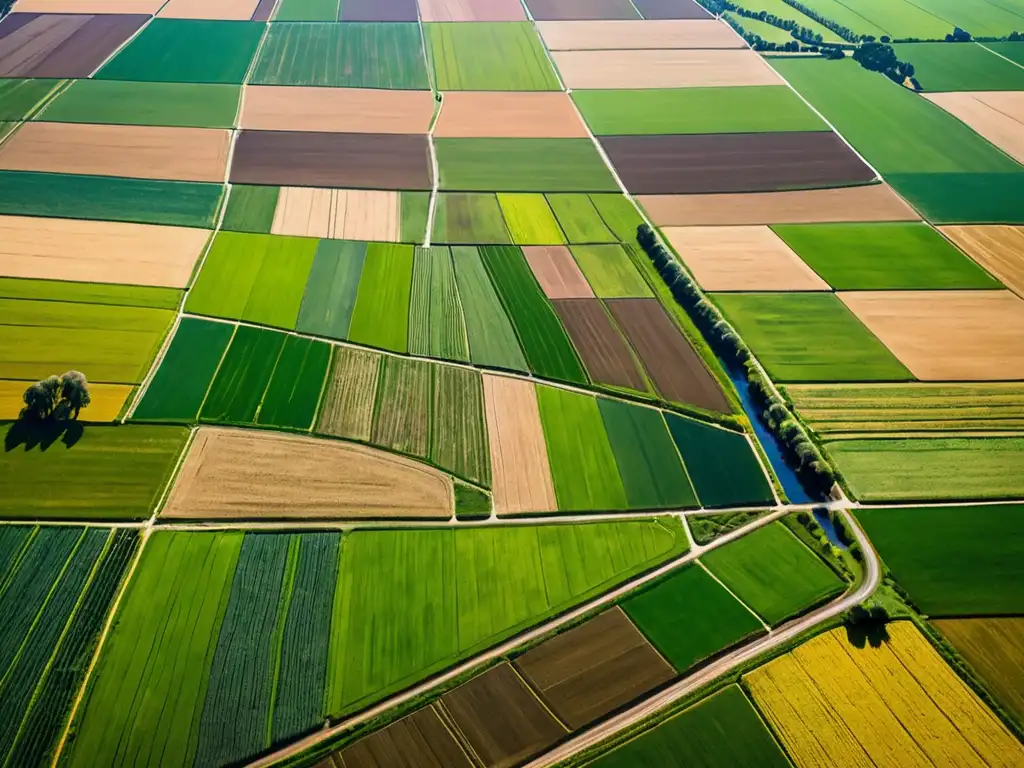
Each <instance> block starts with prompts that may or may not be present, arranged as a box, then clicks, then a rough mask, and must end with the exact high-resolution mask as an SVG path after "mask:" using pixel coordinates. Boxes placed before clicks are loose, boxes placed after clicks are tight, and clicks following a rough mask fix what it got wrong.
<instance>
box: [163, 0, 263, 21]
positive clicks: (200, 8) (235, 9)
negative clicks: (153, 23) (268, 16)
mask: <svg viewBox="0 0 1024 768" xmlns="http://www.w3.org/2000/svg"><path fill="white" fill-rule="evenodd" d="M258 4H259V0H217V2H215V3H211V2H209V0H167V5H165V6H164V7H163V8H162V9H161V10H160V13H159V14H157V15H158V16H160V17H161V18H165V19H223V20H225V21H248V20H249V19H250V18H252V14H253V12H254V11H255V10H256V6H257V5H258Z"/></svg>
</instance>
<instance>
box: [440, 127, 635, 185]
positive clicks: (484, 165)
mask: <svg viewBox="0 0 1024 768" xmlns="http://www.w3.org/2000/svg"><path fill="white" fill-rule="evenodd" d="M434 146H435V148H436V151H437V162H438V166H439V168H440V183H441V189H445V190H456V191H467V192H471V191H499V192H603V191H609V190H612V189H616V188H617V187H616V184H615V180H614V179H613V178H612V175H611V173H610V172H609V171H608V168H607V166H605V164H604V162H603V161H602V160H601V156H600V155H599V154H598V153H597V150H595V149H594V146H593V144H591V142H589V141H587V140H586V139H437V140H435V141H434Z"/></svg>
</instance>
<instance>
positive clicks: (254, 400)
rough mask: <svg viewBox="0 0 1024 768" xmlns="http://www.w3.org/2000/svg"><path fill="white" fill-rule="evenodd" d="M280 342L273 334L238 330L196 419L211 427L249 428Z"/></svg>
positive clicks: (279, 336) (281, 336)
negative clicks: (232, 425) (243, 426)
mask: <svg viewBox="0 0 1024 768" xmlns="http://www.w3.org/2000/svg"><path fill="white" fill-rule="evenodd" d="M284 340H285V336H284V334H282V333H277V332H276V331H270V330H267V329H265V328H253V327H252V326H248V325H243V326H239V328H238V330H237V331H236V332H235V336H234V338H233V339H232V340H231V345H230V346H229V347H228V351H227V352H226V353H225V354H224V360H223V362H221V365H220V369H219V370H218V371H217V377H216V378H215V379H214V380H213V384H212V385H210V391H209V393H208V394H207V396H206V402H205V403H204V404H203V409H202V411H201V412H200V414H199V418H200V419H201V420H202V421H211V422H215V423H228V424H251V423H252V422H253V421H254V420H255V418H256V411H257V409H258V408H259V406H260V398H262V397H263V392H264V391H265V390H266V388H267V385H268V384H269V383H270V377H271V375H273V373H274V366H275V365H276V364H277V358H278V356H279V355H280V353H281V347H282V346H283V344H284Z"/></svg>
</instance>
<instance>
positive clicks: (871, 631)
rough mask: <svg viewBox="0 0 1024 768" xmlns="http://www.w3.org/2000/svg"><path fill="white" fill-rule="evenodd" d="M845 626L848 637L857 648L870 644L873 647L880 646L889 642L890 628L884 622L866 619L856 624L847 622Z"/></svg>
mask: <svg viewBox="0 0 1024 768" xmlns="http://www.w3.org/2000/svg"><path fill="white" fill-rule="evenodd" d="M844 626H845V628H846V639H847V640H848V641H849V643H850V644H851V645H853V646H854V647H855V648H864V647H865V646H867V645H869V644H870V645H871V647H872V648H879V647H881V645H882V643H888V642H889V630H888V629H887V628H886V626H885V623H884V622H873V621H866V622H857V623H855V624H851V623H849V622H847V623H846V624H845V625H844Z"/></svg>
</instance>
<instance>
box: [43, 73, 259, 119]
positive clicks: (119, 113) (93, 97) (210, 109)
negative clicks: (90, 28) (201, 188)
mask: <svg viewBox="0 0 1024 768" xmlns="http://www.w3.org/2000/svg"><path fill="white" fill-rule="evenodd" d="M241 94H242V87H241V86H239V85H224V84H199V83H132V82H122V81H118V80H75V81H74V82H73V83H72V84H71V85H70V86H69V87H68V88H67V90H65V91H64V92H62V93H61V94H60V96H58V97H57V98H56V99H54V100H53V101H52V102H51V103H50V104H48V105H47V106H46V108H45V109H44V110H43V111H42V112H40V113H39V114H38V115H37V116H36V118H35V119H36V120H47V121H49V122H56V123H103V124H113V125H170V126H182V127H194V128H232V127H234V125H235V113H236V112H237V111H238V101H239V98H240V97H241Z"/></svg>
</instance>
